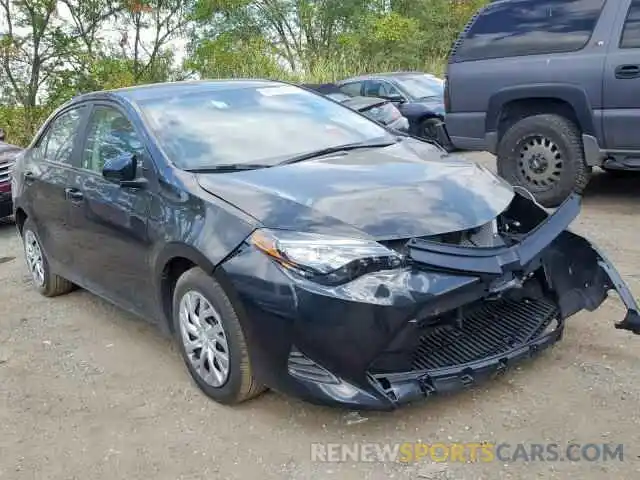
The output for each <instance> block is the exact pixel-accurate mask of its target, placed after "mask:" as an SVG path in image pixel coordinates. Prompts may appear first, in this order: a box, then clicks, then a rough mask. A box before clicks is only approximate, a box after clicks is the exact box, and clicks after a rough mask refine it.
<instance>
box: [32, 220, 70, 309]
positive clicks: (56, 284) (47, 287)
mask: <svg viewBox="0 0 640 480" xmlns="http://www.w3.org/2000/svg"><path fill="white" fill-rule="evenodd" d="M22 243H23V246H24V255H25V260H26V262H27V267H28V268H29V273H31V279H32V280H33V284H34V286H35V287H36V289H37V290H38V292H40V293H41V294H42V295H44V296H45V297H57V296H58V295H64V294H65V293H69V292H70V291H72V290H73V289H74V285H73V283H71V282H70V281H69V280H67V279H65V278H62V277H61V276H59V275H56V274H55V273H53V272H52V271H51V268H50V266H49V261H48V260H47V256H46V255H45V253H44V250H43V249H42V244H41V243H40V238H39V237H38V234H37V233H36V230H35V227H34V225H33V222H32V221H31V220H29V219H27V221H26V222H25V223H24V226H23V227H22Z"/></svg>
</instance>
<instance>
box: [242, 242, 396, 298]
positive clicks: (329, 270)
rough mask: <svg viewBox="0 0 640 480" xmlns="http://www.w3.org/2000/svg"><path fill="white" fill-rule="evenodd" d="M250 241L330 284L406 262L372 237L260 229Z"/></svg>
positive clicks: (304, 273) (305, 274) (296, 269)
mask: <svg viewBox="0 0 640 480" xmlns="http://www.w3.org/2000/svg"><path fill="white" fill-rule="evenodd" d="M249 242H250V243H251V244H252V245H254V246H255V247H256V248H258V249H259V250H260V251H262V252H263V253H265V254H266V255H268V256H269V257H271V258H272V259H274V260H275V261H277V262H278V263H279V264H280V265H282V266H283V267H285V268H287V269H289V270H292V271H294V272H296V273H297V274H299V275H302V276H303V277H305V278H309V279H313V280H314V281H317V282H320V283H324V284H328V285H336V284H340V283H345V282H348V281H350V280H353V279H355V278H357V277H360V276H362V275H365V274H367V273H370V272H375V271H379V270H390V269H394V268H399V267H401V266H403V264H404V257H403V256H401V255H400V254H398V253H397V252H394V251H393V250H390V249H388V248H387V247H385V246H384V245H381V244H379V243H377V242H375V241H372V240H363V239H355V238H346V237H334V236H329V235H317V234H313V233H302V232H291V231H287V230H267V229H259V230H256V231H255V232H253V234H252V235H251V236H250V237H249Z"/></svg>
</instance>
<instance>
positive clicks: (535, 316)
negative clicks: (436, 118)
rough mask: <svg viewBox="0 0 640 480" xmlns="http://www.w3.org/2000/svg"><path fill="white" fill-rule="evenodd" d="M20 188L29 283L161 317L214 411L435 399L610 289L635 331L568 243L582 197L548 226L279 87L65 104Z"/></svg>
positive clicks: (482, 171) (465, 165) (506, 193)
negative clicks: (250, 405)
mask: <svg viewBox="0 0 640 480" xmlns="http://www.w3.org/2000/svg"><path fill="white" fill-rule="evenodd" d="M13 181H14V201H15V218H16V226H17V228H18V231H19V232H20V235H21V238H22V241H23V244H24V251H25V257H26V260H27V265H28V267H29V271H30V273H31V278H32V281H33V285H34V287H35V288H36V289H37V290H38V291H39V292H40V293H42V294H43V295H45V296H51V297H52V296H56V295H61V294H64V293H67V292H69V291H71V290H72V289H73V288H74V284H76V285H79V286H82V287H84V288H86V289H87V290H89V291H91V292H93V293H95V294H97V295H100V296H101V297H104V298H106V299H107V300H109V301H111V302H113V303H115V304H117V305H119V306H121V307H123V308H125V309H127V310H129V311H131V312H134V313H137V314H138V315H141V316H142V317H144V318H146V319H148V320H150V321H154V322H156V323H157V324H158V325H159V326H160V328H161V329H162V330H163V331H164V332H165V333H167V334H170V335H172V336H173V337H174V339H175V341H176V343H177V346H178V349H179V350H180V353H181V355H182V358H183V360H184V362H185V364H186V368H187V369H188V371H189V373H190V375H191V376H192V377H193V379H194V381H195V382H196V384H197V385H198V386H199V387H200V388H201V389H202V391H203V392H204V393H205V394H207V395H209V396H210V397H211V398H213V399H215V400H217V401H218V402H221V403H226V404H234V403H238V402H241V401H243V400H247V399H249V398H251V397H254V396H256V395H258V394H259V393H260V392H262V391H263V390H264V389H265V387H270V388H273V389H275V390H277V391H280V392H283V393H288V394H292V395H297V396H300V397H302V398H304V399H306V400H309V401H313V402H316V403H325V404H330V405H340V406H343V407H347V408H355V409H360V408H362V409H367V408H368V409H392V408H395V407H398V406H400V405H404V404H406V403H410V402H413V401H417V400H423V399H427V398H430V397H432V396H434V395H439V394H449V393H451V392H452V391H455V390H462V389H465V388H467V387H469V386H470V385H473V384H476V383H478V382H481V381H483V380H485V379H487V378H490V377H493V376H495V375H498V374H500V373H502V372H504V370H505V369H507V368H508V367H511V366H512V365H515V364H517V363H518V362H519V361H522V360H525V359H527V358H530V357H532V356H535V355H536V354H537V353H539V352H542V351H543V350H544V349H545V348H546V347H549V346H551V345H553V344H554V343H556V342H558V341H559V340H560V339H561V338H562V335H563V331H564V325H565V320H566V319H568V318H569V317H572V316H574V314H576V313H578V312H580V311H582V310H585V309H586V310H589V311H592V310H595V309H597V308H598V307H600V305H601V304H602V303H603V302H604V301H605V299H606V298H607V296H608V292H610V291H612V290H616V291H617V292H618V294H619V297H620V298H621V300H622V302H623V303H624V305H625V308H623V309H613V308H610V309H608V311H610V312H616V313H617V314H620V315H621V316H623V315H624V318H622V319H621V321H620V322H618V323H617V324H615V325H616V327H617V328H619V329H624V330H628V331H632V332H634V333H637V334H640V314H639V313H638V309H639V307H638V305H637V303H636V301H635V299H634V298H633V296H632V295H631V292H630V291H629V288H628V287H627V285H626V284H625V282H624V281H623V280H622V278H621V277H620V275H619V274H618V273H617V272H616V270H615V268H614V266H613V265H612V264H611V263H610V262H609V261H608V260H607V259H606V257H605V256H604V254H603V253H602V252H600V251H599V249H598V248H597V247H596V246H595V245H593V244H592V243H591V242H589V241H588V240H587V239H585V238H584V237H581V236H579V235H577V234H574V233H573V232H571V231H569V230H568V227H569V225H570V223H571V222H572V221H573V219H574V218H575V217H576V216H577V215H578V213H579V211H580V204H579V197H578V196H577V195H576V196H572V198H570V199H568V200H567V202H565V204H563V206H562V207H561V208H559V209H558V210H556V211H555V212H554V213H553V214H552V215H551V214H549V213H548V212H547V211H546V210H545V209H544V208H542V207H540V206H539V205H538V204H536V203H535V202H533V201H532V200H531V198H530V197H529V196H528V195H527V194H526V192H524V191H523V190H522V189H515V188H513V187H511V186H510V185H509V184H508V183H507V182H505V181H504V180H502V179H500V178H498V177H497V176H495V175H494V174H493V173H491V172H490V171H489V170H488V169H486V168H484V167H482V166H480V165H477V164H475V163H473V162H469V161H465V160H464V159H453V158H451V157H450V156H449V155H447V154H446V152H444V151H443V150H442V149H441V148H440V147H439V146H436V145H433V144H432V143H431V142H429V141H424V140H422V139H419V138H416V137H413V136H406V135H395V134H393V133H392V132H391V131H390V130H389V129H387V128H384V127H382V126H381V125H380V124H379V123H377V122H374V121H372V120H370V119H368V118H367V117H365V116H364V115H361V114H359V113H357V112H355V111H353V110H351V109H349V108H346V107H344V106H343V105H341V104H339V103H337V102H335V101H331V100H329V99H327V98H325V97H323V96H322V95H318V94H316V93H312V92H310V91H309V90H307V89H303V88H299V87H296V86H293V85H289V84H285V83H280V82H272V81H267V80H222V81H202V82H177V83H169V84H156V85H142V86H138V87H131V88H127V89H121V90H116V91H106V92H96V93H91V94H86V95H82V96H79V97H77V98H75V99H73V100H71V101H70V102H68V103H66V104H65V105H63V106H62V107H61V108H60V109H58V110H57V111H56V112H54V113H53V114H52V115H51V116H50V117H49V118H48V119H47V121H46V122H45V123H44V125H43V126H42V128H41V129H40V131H39V132H38V133H37V135H36V137H35V139H34V140H33V142H32V143H31V145H30V146H29V149H28V150H27V151H26V152H25V153H24V154H21V155H19V157H18V160H17V161H16V165H15V167H14V171H13ZM521 190H522V191H521ZM92 320H93V319H90V318H88V319H87V322H88V323H90V322H91V321H92ZM580 320H581V321H583V322H584V321H588V320H589V316H588V315H581V316H580ZM88 328H91V327H90V325H88ZM149 361H150V362H153V361H154V359H153V358H150V359H149ZM540 374H541V375H547V374H548V372H547V371H544V370H542V371H541V372H540Z"/></svg>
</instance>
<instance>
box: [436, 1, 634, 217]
mask: <svg viewBox="0 0 640 480" xmlns="http://www.w3.org/2000/svg"><path fill="white" fill-rule="evenodd" d="M445 108H446V112H447V114H446V123H447V130H448V132H449V135H450V137H451V140H452V142H453V144H454V146H455V147H457V148H460V149H466V150H488V151H489V152H491V153H493V154H495V155H496V156H497V163H498V173H499V174H500V175H501V176H502V177H503V178H505V179H506V180H508V181H509V182H510V183H512V184H514V185H520V186H522V187H525V188H526V189H528V190H529V191H530V192H531V193H532V194H533V195H534V196H535V197H536V199H537V200H538V201H539V202H540V203H542V204H543V205H545V206H548V207H553V206H557V205H558V204H559V203H561V202H562V201H563V200H564V199H565V198H566V197H567V196H568V195H569V194H570V193H571V192H572V191H576V192H581V191H582V190H583V189H584V187H585V186H586V185H587V183H588V182H589V177H590V175H591V171H592V168H593V167H596V166H597V167H601V168H603V169H604V170H606V171H610V172H620V171H623V170H640V0H502V1H494V2H492V3H490V4H489V5H487V6H486V7H484V8H482V9H481V10H480V11H479V12H478V13H476V15H475V16H474V17H473V18H472V19H471V20H470V22H469V23H468V24H467V26H466V28H465V29H464V30H463V32H462V33H461V34H460V37H459V38H458V40H457V41H456V42H455V44H454V45H453V48H452V50H451V53H450V56H449V64H448V67H447V75H446V85H445Z"/></svg>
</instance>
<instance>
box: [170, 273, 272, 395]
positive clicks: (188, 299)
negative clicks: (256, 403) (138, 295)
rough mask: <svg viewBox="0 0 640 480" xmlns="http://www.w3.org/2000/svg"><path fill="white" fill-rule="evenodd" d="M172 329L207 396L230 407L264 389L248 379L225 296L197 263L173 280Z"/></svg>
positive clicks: (238, 330)
mask: <svg viewBox="0 0 640 480" xmlns="http://www.w3.org/2000/svg"><path fill="white" fill-rule="evenodd" d="M173 327H174V331H175V336H176V340H177V341H178V346H179V349H180V352H181V354H182V358H183V360H184V362H185V364H186V366H187V369H188V370H189V373H190V374H191V377H192V378H193V380H194V381H195V382H196V385H198V387H199V388H200V389H201V390H202V391H203V392H204V393H205V394H206V395H207V396H208V397H210V398H212V399H213V400H215V401H216V402H219V403H222V404H226V405H233V404H237V403H241V402H244V401H245V400H249V399H250V398H253V397H255V396H257V395H259V394H260V393H262V392H263V391H264V390H265V387H264V386H262V385H260V384H259V383H258V382H257V381H256V379H255V378H254V375H253V369H252V368H251V361H250V359H249V352H248V347H247V342H246V340H245V335H244V332H243V330H242V326H241V324H240V319H239V318H238V314H237V312H236V310H235V308H234V306H233V305H232V303H231V300H229V297H228V296H227V294H226V293H225V292H224V290H223V288H222V286H221V285H220V284H219V283H218V282H216V281H215V279H213V278H212V277H211V276H210V275H207V274H206V273H205V272H204V271H203V270H202V269H200V268H198V267H194V268H192V269H191V270H188V271H187V272H185V273H184V274H183V275H182V276H181V277H180V278H179V279H178V283H177V284H176V289H175V293H174V296H173Z"/></svg>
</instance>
